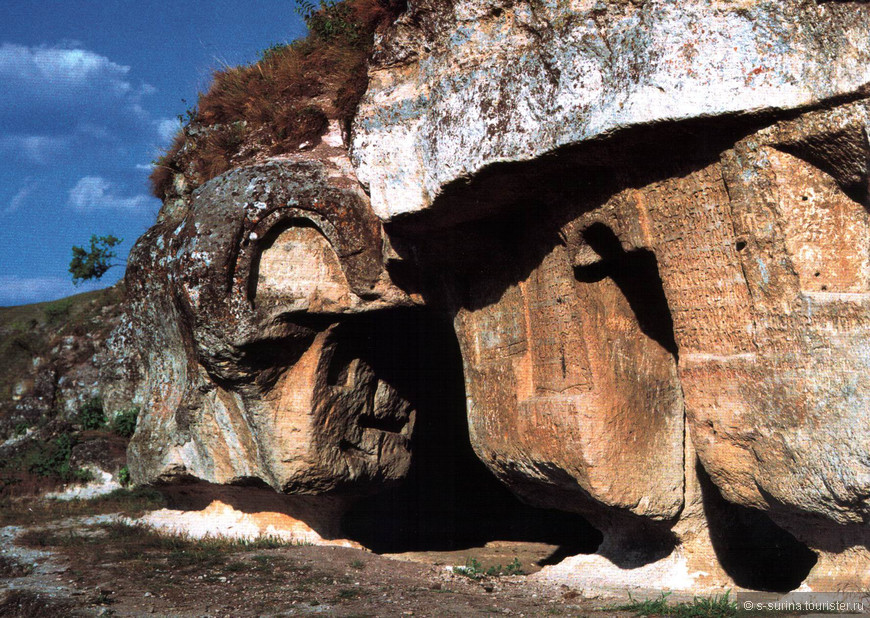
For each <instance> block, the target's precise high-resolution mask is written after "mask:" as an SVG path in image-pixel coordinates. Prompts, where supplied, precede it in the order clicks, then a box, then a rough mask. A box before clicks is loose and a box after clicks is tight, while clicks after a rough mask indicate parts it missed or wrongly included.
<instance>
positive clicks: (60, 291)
mask: <svg viewBox="0 0 870 618" xmlns="http://www.w3.org/2000/svg"><path fill="white" fill-rule="evenodd" d="M105 286H106V284H105V283H99V282H95V283H90V284H83V285H80V286H78V287H76V286H74V285H73V283H72V280H71V279H69V278H65V277H20V276H18V275H0V307H5V306H9V305H21V304H24V303H38V302H43V301H46V300H54V299H56V298H63V297H64V296H70V295H72V294H78V293H81V292H88V291H90V290H97V289H99V288H102V287H105Z"/></svg>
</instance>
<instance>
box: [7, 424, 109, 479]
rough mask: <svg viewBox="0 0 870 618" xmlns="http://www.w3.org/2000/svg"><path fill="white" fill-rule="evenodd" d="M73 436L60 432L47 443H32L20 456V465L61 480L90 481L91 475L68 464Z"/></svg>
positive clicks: (41, 474) (33, 471) (73, 444)
mask: <svg viewBox="0 0 870 618" xmlns="http://www.w3.org/2000/svg"><path fill="white" fill-rule="evenodd" d="M75 443H76V441H75V437H74V436H73V435H72V434H69V433H62V434H60V435H58V436H57V437H56V438H55V439H54V440H52V441H51V442H48V443H34V444H33V446H32V447H31V448H30V449H28V450H27V451H26V452H25V453H24V454H23V456H22V464H23V465H22V467H23V468H24V469H26V470H28V471H29V472H32V473H34V474H37V475H39V476H44V477H52V478H57V479H60V480H63V481H90V480H91V479H92V478H93V475H92V474H91V473H90V472H88V471H87V470H82V469H80V468H76V467H73V466H71V465H70V462H69V458H70V455H72V449H73V446H75Z"/></svg>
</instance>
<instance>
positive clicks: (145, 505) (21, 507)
mask: <svg viewBox="0 0 870 618" xmlns="http://www.w3.org/2000/svg"><path fill="white" fill-rule="evenodd" d="M165 506H166V499H165V498H164V497H163V495H162V494H161V493H160V492H158V491H157V490H155V489H151V488H148V487H137V488H135V489H116V490H115V491H113V492H111V493H109V494H105V495H103V496H99V497H97V498H93V499H91V500H40V501H33V500H20V499H5V500H2V501H0V525H3V526H8V525H13V524H33V523H42V522H48V521H54V520H59V519H64V518H66V517H75V516H81V517H86V516H89V515H103V514H106V513H126V514H127V515H131V516H136V515H138V514H141V513H142V512H143V511H148V510H155V509H160V508H163V507H165Z"/></svg>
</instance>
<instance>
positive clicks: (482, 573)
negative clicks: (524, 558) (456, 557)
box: [453, 558, 526, 580]
mask: <svg viewBox="0 0 870 618" xmlns="http://www.w3.org/2000/svg"><path fill="white" fill-rule="evenodd" d="M453 572H454V573H458V574H459V575H464V576H465V577H467V578H469V579H474V580H479V579H483V578H484V577H501V576H502V575H525V573H526V572H525V571H524V570H523V565H522V564H521V563H520V561H519V559H518V558H514V559H513V562H511V563H510V564H509V565H507V566H506V567H503V566H502V565H500V564H497V565H493V566H491V567H489V568H487V569H484V567H483V565H482V564H481V563H480V562H479V561H478V560H476V559H475V558H469V559H467V560H466V561H465V565H464V566H455V567H453Z"/></svg>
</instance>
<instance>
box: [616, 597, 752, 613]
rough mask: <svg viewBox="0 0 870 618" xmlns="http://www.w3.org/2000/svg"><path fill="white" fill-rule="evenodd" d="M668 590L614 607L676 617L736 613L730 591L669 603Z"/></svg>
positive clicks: (735, 604) (735, 605) (736, 609)
mask: <svg viewBox="0 0 870 618" xmlns="http://www.w3.org/2000/svg"><path fill="white" fill-rule="evenodd" d="M670 594H671V593H670V592H663V593H662V594H661V596H660V597H659V598H657V599H647V600H645V601H635V600H634V599H632V598H631V595H629V599H630V603H627V604H626V605H621V606H619V607H616V608H615V609H618V610H622V611H630V612H635V615H636V616H676V617H677V618H730V617H731V616H737V615H738V608H737V603H735V602H734V601H732V600H731V596H730V591H729V592H725V593H724V594H721V595H714V596H712V597H695V598H694V599H692V601H691V602H685V603H674V604H671V603H670V600H669V598H668V597H670Z"/></svg>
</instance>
